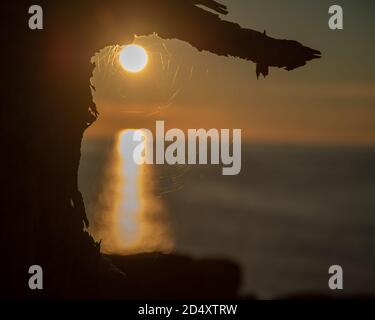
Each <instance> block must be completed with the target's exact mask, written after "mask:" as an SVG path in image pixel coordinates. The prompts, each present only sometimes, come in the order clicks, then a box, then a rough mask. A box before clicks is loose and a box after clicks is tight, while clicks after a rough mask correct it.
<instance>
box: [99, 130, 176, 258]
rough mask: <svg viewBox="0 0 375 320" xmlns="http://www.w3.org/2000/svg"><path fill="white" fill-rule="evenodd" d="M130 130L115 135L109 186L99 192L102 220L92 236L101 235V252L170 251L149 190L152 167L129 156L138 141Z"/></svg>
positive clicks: (160, 208) (165, 227) (167, 231)
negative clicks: (102, 204) (101, 199)
mask: <svg viewBox="0 0 375 320" xmlns="http://www.w3.org/2000/svg"><path fill="white" fill-rule="evenodd" d="M134 132H135V130H133V129H126V130H123V131H121V132H119V133H118V135H117V138H116V143H115V145H114V149H113V154H112V158H111V159H110V161H109V163H108V170H109V173H110V174H109V175H108V178H107V181H106V184H109V186H108V187H107V188H105V189H104V191H103V194H102V195H101V197H102V198H104V199H105V202H106V203H107V206H106V207H107V210H104V211H103V212H102V217H101V220H102V221H103V224H102V225H101V227H100V228H99V229H101V230H98V232H96V234H97V236H96V238H98V236H99V237H100V238H101V239H102V251H104V252H110V253H122V254H128V253H138V252H150V251H159V252H170V251H171V250H172V249H173V241H172V238H171V235H170V229H169V225H168V220H167V218H166V213H165V210H164V207H163V205H162V202H161V200H160V199H159V198H157V197H156V196H155V195H154V193H153V191H154V189H153V188H154V187H155V185H154V181H153V179H152V177H153V175H152V173H153V172H152V167H149V166H147V165H138V164H137V163H136V162H135V161H134V159H133V150H134V148H135V147H136V146H137V145H138V144H139V142H134V141H133V134H134ZM143 143H144V142H143Z"/></svg>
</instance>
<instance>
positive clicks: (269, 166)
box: [79, 139, 375, 298]
mask: <svg viewBox="0 0 375 320" xmlns="http://www.w3.org/2000/svg"><path fill="white" fill-rule="evenodd" d="M79 185H80V188H81V191H82V193H83V195H84V199H85V203H86V208H87V211H88V214H89V216H90V219H91V221H92V225H91V228H90V231H91V232H92V233H93V234H94V236H95V237H96V238H97V239H98V240H99V238H100V239H102V241H103V242H102V247H103V251H106V252H116V253H126V254H130V253H136V252H144V251H163V252H178V253H183V254H187V255H191V256H193V257H205V258H209V257H224V258H228V259H231V260H232V261H234V262H236V263H238V265H239V266H240V267H241V269H242V273H243V285H242V291H243V292H245V293H254V294H257V295H259V296H261V297H264V298H267V297H272V296H275V295H280V294H289V293H296V292H306V291H313V292H321V293H329V289H328V285H327V283H328V277H329V276H328V268H329V266H331V265H334V264H338V265H341V266H342V267H343V270H344V290H345V293H348V294H352V293H353V294H355V293H375V248H374V246H375V149H370V148H348V147H317V146H309V147H307V146H292V145H259V144H248V145H245V144H243V146H242V171H241V174H240V175H238V176H222V175H221V167H220V166H204V165H200V166H156V165H153V166H141V167H138V166H135V165H131V164H129V154H127V151H126V148H125V147H124V145H121V142H119V141H111V140H93V139H91V140H89V139H86V140H84V143H83V146H82V160H81V165H80V172H79Z"/></svg>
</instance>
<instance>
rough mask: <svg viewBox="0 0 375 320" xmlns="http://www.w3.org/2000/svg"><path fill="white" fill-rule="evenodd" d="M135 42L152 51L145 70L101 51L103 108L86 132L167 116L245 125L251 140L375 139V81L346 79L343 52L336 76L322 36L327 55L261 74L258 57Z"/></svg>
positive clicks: (178, 123) (153, 40) (206, 124)
mask: <svg viewBox="0 0 375 320" xmlns="http://www.w3.org/2000/svg"><path fill="white" fill-rule="evenodd" d="M314 39H315V38H314ZM299 40H301V41H302V42H304V41H303V40H304V39H299ZM314 41H316V39H315V40H314ZM314 41H311V42H314ZM136 42H137V43H138V44H141V45H142V46H144V47H145V48H146V50H147V51H148V53H149V58H150V60H149V64H148V66H147V67H146V69H145V70H144V71H142V72H141V73H139V74H129V73H127V72H125V71H124V70H122V69H121V67H120V66H119V65H118V62H117V57H116V54H115V53H116V50H113V51H111V50H109V49H107V50H103V52H102V53H101V54H99V55H97V57H96V58H97V59H100V62H99V64H97V68H96V70H95V73H94V80H93V81H94V84H95V86H96V89H97V91H96V93H95V101H96V102H97V104H98V109H99V112H100V114H101V115H100V118H99V120H98V122H97V123H95V124H94V125H93V126H92V127H91V128H90V129H89V130H88V132H87V136H108V135H112V134H113V133H114V132H115V131H117V130H120V129H124V128H140V127H146V128H150V129H152V128H153V127H154V125H155V120H165V121H166V127H167V128H168V127H169V128H181V129H187V128H201V127H203V128H207V129H209V128H212V127H214V128H218V129H220V128H240V129H242V130H243V139H244V140H249V141H255V142H264V141H266V142H280V143H318V144H327V143H328V144H348V145H362V144H365V145H373V144H375V108H374V106H375V103H374V102H375V90H374V89H375V83H372V82H371V81H368V80H366V81H360V77H359V76H358V75H357V77H355V76H353V79H352V80H351V79H350V78H345V77H344V76H343V75H344V73H345V74H346V70H344V69H345V66H344V65H342V63H341V65H339V62H340V59H338V64H337V66H336V68H337V72H338V75H337V77H336V78H335V77H334V75H333V73H334V72H335V69H332V68H333V67H332V56H331V55H330V54H329V53H330V51H328V52H327V50H326V52H324V45H323V44H322V45H321V46H322V47H323V48H321V47H320V46H319V43H318V41H316V42H314V43H311V42H307V43H306V44H307V45H312V46H313V47H316V48H317V49H323V50H322V51H323V59H322V60H316V61H313V62H311V63H309V64H308V65H307V66H306V67H303V68H300V69H298V70H295V71H292V72H286V71H284V70H276V69H271V74H270V76H269V77H268V78H267V79H261V80H259V81H257V80H256V76H255V66H254V64H253V63H251V62H246V61H242V60H239V59H234V58H225V57H218V56H215V55H213V54H209V53H206V52H203V53H200V52H198V51H197V50H195V49H194V48H192V47H191V46H190V45H188V44H185V43H182V42H180V41H177V40H168V41H165V40H162V39H159V38H158V37H156V36H152V37H144V38H138V39H137V40H136ZM325 59H326V60H328V61H325ZM97 61H98V60H97ZM328 62H329V68H330V70H327V69H326V68H324V67H325V66H327V63H328ZM347 67H348V68H349V67H350V66H347ZM343 70H344V71H343ZM343 72H344V73H343ZM340 73H341V76H340Z"/></svg>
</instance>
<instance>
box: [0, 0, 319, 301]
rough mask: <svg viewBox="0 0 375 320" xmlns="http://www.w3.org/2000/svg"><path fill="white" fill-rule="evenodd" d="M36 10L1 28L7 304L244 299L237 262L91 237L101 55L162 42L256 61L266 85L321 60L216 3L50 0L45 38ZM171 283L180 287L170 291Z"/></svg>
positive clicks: (16, 14) (10, 15)
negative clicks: (87, 149) (140, 39)
mask: <svg viewBox="0 0 375 320" xmlns="http://www.w3.org/2000/svg"><path fill="white" fill-rule="evenodd" d="M31 4H34V3H30V2H29V1H22V0H20V1H17V2H15V1H14V2H7V3H6V4H4V5H3V11H4V15H3V18H2V20H1V33H2V38H1V39H2V41H3V42H2V55H3V59H2V60H1V61H2V77H3V86H2V97H1V99H2V100H1V103H2V107H1V135H0V136H1V154H2V156H1V158H2V167H1V169H2V170H3V172H2V175H1V186H2V190H3V191H2V192H1V199H0V200H1V212H0V213H1V215H0V219H1V220H0V228H1V233H0V237H1V238H0V240H1V245H2V251H1V260H2V263H1V267H0V268H1V269H0V272H1V274H2V275H3V280H2V283H1V290H0V291H1V297H2V298H14V297H18V298H36V299H37V298H61V297H65V298H66V297H71V298H73V297H74V298H89V297H91V298H116V297H117V298H118V297H121V298H132V297H133V298H134V297H144V298H146V297H170V296H174V297H206V298H207V297H218V296H219V297H237V293H238V288H239V281H240V280H239V279H240V276H239V270H238V268H237V267H236V266H235V265H233V264H232V263H230V262H225V261H193V260H191V259H189V258H187V257H185V258H184V257H180V256H170V257H169V258H168V257H164V258H163V260H162V263H161V264H160V265H155V263H154V264H152V263H150V259H151V257H152V255H151V256H149V255H146V256H137V257H133V258H132V257H111V259H108V257H107V258H104V257H103V256H102V255H101V254H100V251H99V250H100V246H99V244H97V243H95V241H94V240H93V239H92V238H91V237H90V235H89V234H88V233H87V232H85V231H84V230H83V228H84V224H86V225H87V224H88V221H87V218H86V213H85V208H84V203H83V200H82V196H81V194H80V192H79V190H78V187H77V172H78V165H79V160H80V146H81V140H82V135H83V132H84V131H85V129H86V128H87V127H88V126H90V125H91V124H92V123H93V122H94V121H95V119H96V118H97V117H98V111H97V109H96V106H95V105H94V104H93V102H92V95H91V90H94V88H92V89H90V85H89V78H90V76H91V74H92V69H93V65H91V63H90V57H91V56H93V54H94V53H95V52H96V51H98V50H99V49H101V48H103V47H105V46H107V45H111V44H126V43H130V42H132V40H133V37H134V35H135V34H137V35H149V34H152V33H153V32H156V33H157V34H158V35H159V36H160V37H162V38H165V39H167V38H168V39H180V40H183V41H186V42H188V43H190V44H191V45H192V46H194V47H195V48H197V49H198V50H207V51H210V52H212V53H214V54H218V55H223V56H234V57H239V58H242V59H246V60H249V61H252V62H254V63H256V74H257V76H259V75H261V74H262V75H264V76H266V75H267V74H268V72H269V67H278V68H284V69H286V70H293V69H295V68H297V67H300V66H303V65H305V64H306V62H307V61H310V60H312V59H315V58H318V57H320V52H319V51H317V50H314V49H311V48H308V47H305V46H303V45H302V44H300V43H298V42H296V41H291V40H280V39H273V38H271V37H269V36H267V35H266V34H265V33H264V32H257V31H253V30H250V29H244V28H241V27H240V26H239V25H238V24H235V23H232V22H228V21H225V20H223V19H222V18H221V17H220V16H219V15H217V14H214V13H211V12H208V11H206V10H205V9H202V8H201V7H197V6H196V5H197V4H202V5H204V6H206V7H208V8H210V9H211V10H214V11H216V12H218V13H220V14H223V15H224V14H226V13H227V11H226V8H225V6H222V5H220V4H218V3H216V2H215V1H210V0H202V1H194V0H180V1H176V0H158V1H156V0H134V1H125V0H122V1H121V0H113V1H99V0H90V1H88V0H83V1H71V2H68V1H59V2H58V3H57V1H38V4H39V5H40V6H41V7H42V8H43V10H44V29H43V30H35V31H32V30H29V28H28V18H29V14H28V9H29V6H30V5H31ZM249 70H250V67H249ZM111 261H112V262H111ZM34 264H37V265H41V266H42V267H43V271H44V290H41V291H31V290H29V288H28V279H29V276H30V275H29V274H28V268H29V266H30V265H34ZM115 265H117V266H118V267H117V268H116V267H115ZM148 268H157V269H158V272H155V273H153V270H150V269H148ZM124 271H125V272H126V274H127V276H125V275H124V274H123V272H124ZM165 273H167V274H168V275H170V276H171V277H172V278H168V281H169V283H168V285H166V282H165V281H164V280H166V279H165V278H163V277H162V274H165ZM171 279H173V281H171ZM149 283H153V286H148V284H149ZM136 288H138V289H136ZM163 288H165V289H163Z"/></svg>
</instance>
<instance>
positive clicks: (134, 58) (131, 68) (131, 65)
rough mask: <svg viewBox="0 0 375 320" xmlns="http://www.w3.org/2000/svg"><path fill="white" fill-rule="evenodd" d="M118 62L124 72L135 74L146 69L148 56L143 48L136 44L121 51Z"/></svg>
mask: <svg viewBox="0 0 375 320" xmlns="http://www.w3.org/2000/svg"><path fill="white" fill-rule="evenodd" d="M119 60H120V64H121V66H122V67H123V68H124V69H125V70H126V71H128V72H131V73H137V72H140V71H142V70H143V69H144V68H145V67H146V65H147V62H148V55H147V52H146V50H145V49H144V48H143V47H141V46H139V45H137V44H129V45H127V46H125V47H123V48H122V49H121V51H120V55H119Z"/></svg>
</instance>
